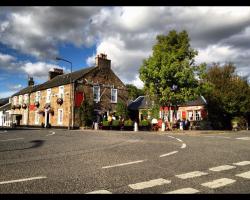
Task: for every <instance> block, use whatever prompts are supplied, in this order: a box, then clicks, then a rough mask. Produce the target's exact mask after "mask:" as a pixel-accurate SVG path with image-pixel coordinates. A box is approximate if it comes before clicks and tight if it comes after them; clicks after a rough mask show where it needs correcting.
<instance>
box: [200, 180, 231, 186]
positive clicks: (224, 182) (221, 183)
mask: <svg viewBox="0 0 250 200" xmlns="http://www.w3.org/2000/svg"><path fill="white" fill-rule="evenodd" d="M235 181H236V180H233V179H229V178H221V179H216V180H214V181H211V182H207V183H202V184H201V185H202V186H205V187H209V188H219V187H223V186H225V185H228V184H232V183H234V182H235Z"/></svg>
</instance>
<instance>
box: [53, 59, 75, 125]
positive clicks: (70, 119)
mask: <svg viewBox="0 0 250 200" xmlns="http://www.w3.org/2000/svg"><path fill="white" fill-rule="evenodd" d="M56 60H62V61H65V62H68V63H70V73H72V62H70V61H68V60H66V59H64V58H60V57H56ZM71 81H72V80H71V76H69V82H70V89H69V101H70V103H71V106H70V109H69V116H70V118H69V125H68V129H69V130H70V121H72V120H73V117H72V116H71V115H72V110H73V109H72V107H73V102H71V101H72V92H71V90H72V88H71V87H72V86H71Z"/></svg>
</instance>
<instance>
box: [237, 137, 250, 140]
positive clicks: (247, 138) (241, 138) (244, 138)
mask: <svg viewBox="0 0 250 200" xmlns="http://www.w3.org/2000/svg"><path fill="white" fill-rule="evenodd" d="M236 139H238V140H250V137H240V138H236Z"/></svg>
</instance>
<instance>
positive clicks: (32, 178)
mask: <svg viewBox="0 0 250 200" xmlns="http://www.w3.org/2000/svg"><path fill="white" fill-rule="evenodd" d="M44 178H47V177H46V176H37V177H31V178H23V179H17V180H10V181H2V182H0V185H2V184H7V183H17V182H24V181H31V180H36V179H44Z"/></svg>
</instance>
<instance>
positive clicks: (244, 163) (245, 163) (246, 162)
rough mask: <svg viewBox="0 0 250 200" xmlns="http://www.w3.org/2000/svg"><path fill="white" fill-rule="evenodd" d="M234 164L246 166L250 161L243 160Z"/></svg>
mask: <svg viewBox="0 0 250 200" xmlns="http://www.w3.org/2000/svg"><path fill="white" fill-rule="evenodd" d="M233 164H234V165H238V166H245V165H250V161H246V160H245V161H241V162H237V163H233Z"/></svg>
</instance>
